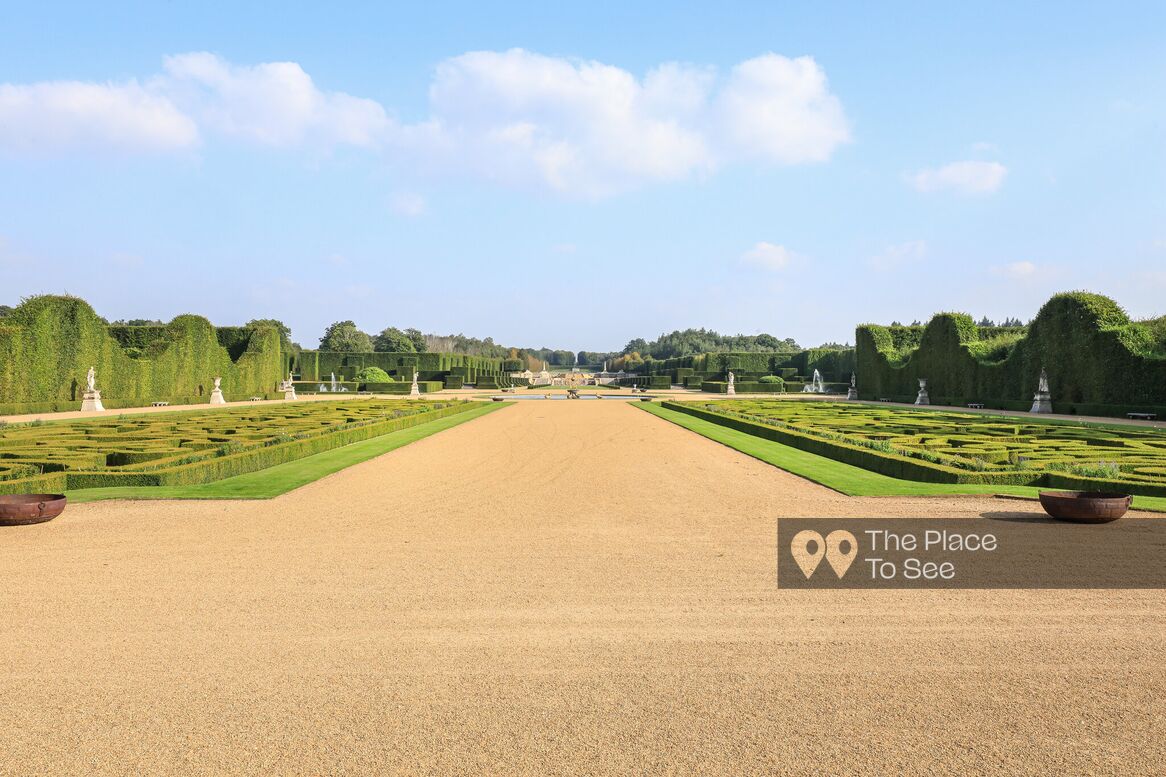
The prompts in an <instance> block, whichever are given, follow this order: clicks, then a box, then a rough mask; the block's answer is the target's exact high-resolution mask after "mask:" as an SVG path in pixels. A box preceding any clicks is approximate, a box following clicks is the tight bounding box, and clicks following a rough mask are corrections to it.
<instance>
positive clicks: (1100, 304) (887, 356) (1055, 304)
mask: <svg viewBox="0 0 1166 777" xmlns="http://www.w3.org/2000/svg"><path fill="white" fill-rule="evenodd" d="M897 329H899V330H904V329H908V328H906V327H898V328H897ZM912 340H914V338H913V337H910V336H907V335H905V334H904V333H903V332H901V331H900V332H893V330H892V329H891V328H890V327H884V326H878V325H875V324H864V325H862V326H859V327H858V328H857V330H856V331H855V341H856V352H857V354H856V355H857V360H858V370H857V372H858V391H859V396H860V397H861V398H863V399H876V398H881V397H890V398H898V397H913V396H914V395H915V393H916V391H917V390H918V385H919V384H918V379H919V378H926V379H927V387H928V392H929V393H930V395H931V399H932V402H933V403H934V402H937V400H939V401H943V400H947V401H948V402H949V403H951V404H960V403H962V402H965V401H980V402H988V403H998V404H1000V405H1001V406H1005V405H1006V404H1007V403H1019V404H1021V405H1023V404H1025V403H1027V402H1031V400H1032V396H1033V394H1034V393H1035V392H1036V388H1037V381H1038V379H1039V376H1040V371H1041V369H1042V368H1044V369H1045V370H1047V371H1048V375H1049V387H1050V389H1051V391H1052V397H1053V410H1054V411H1057V410H1058V409H1060V410H1061V411H1063V412H1073V411H1076V412H1082V413H1090V414H1098V415H1105V414H1119V411H1125V410H1126V409H1135V408H1139V407H1158V406H1163V405H1166V358H1164V357H1163V355H1162V354H1161V351H1160V344H1157V343H1155V342H1154V338H1153V335H1152V333H1151V331H1150V330H1149V328H1148V327H1146V326H1145V325H1144V324H1140V323H1137V322H1133V321H1131V320H1130V319H1129V317H1128V316H1127V315H1126V313H1125V311H1123V310H1122V309H1121V307H1119V306H1118V305H1117V303H1115V302H1114V301H1113V300H1111V299H1109V298H1108V297H1104V296H1101V295H1099V294H1090V293H1087V292H1071V293H1066V294H1058V295H1056V296H1054V297H1053V298H1052V299H1050V300H1049V301H1048V302H1046V303H1045V304H1044V306H1043V307H1042V308H1041V309H1040V312H1039V313H1037V316H1036V318H1035V319H1034V320H1033V322H1032V324H1031V325H1030V326H1029V327H1028V331H1027V333H1020V332H1016V331H1013V332H996V331H983V330H980V329H979V328H978V327H977V326H976V325H975V322H974V321H973V320H972V318H971V316H968V315H965V314H963V313H940V314H938V315H936V316H935V317H934V318H932V319H931V321H930V322H929V323H928V324H927V326H926V327H924V328H923V329H922V331H921V332H920V333H919V335H918V340H917V344H915V343H913V342H912ZM1058 404H1059V405H1060V407H1059V408H1058ZM1107 410H1108V411H1109V412H1107Z"/></svg>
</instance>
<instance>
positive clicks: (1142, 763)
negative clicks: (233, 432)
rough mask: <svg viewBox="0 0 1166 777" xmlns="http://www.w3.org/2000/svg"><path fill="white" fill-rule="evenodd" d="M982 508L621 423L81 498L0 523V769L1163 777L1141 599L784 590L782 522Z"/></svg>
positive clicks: (1165, 696)
mask: <svg viewBox="0 0 1166 777" xmlns="http://www.w3.org/2000/svg"><path fill="white" fill-rule="evenodd" d="M532 494H539V495H541V501H542V503H543V504H544V505H545V508H544V509H543V510H542V511H537V510H536V511H535V512H533V513H532V512H529V511H528V510H526V509H523V510H519V509H517V508H516V503H519V501H521V503H522V504H525V505H529V504H530V501H529V499H528V498H527V497H529V496H530V495H532ZM516 496H519V497H521V500H517V499H515V497H516ZM1003 505H1004V506H1003V507H1002V503H1001V502H1000V501H999V500H993V499H987V498H956V499H916V500H907V499H850V498H846V497H842V496H839V495H837V494H834V493H832V492H830V491H827V490H825V489H822V488H820V487H817V486H814V485H812V484H809V483H807V482H805V481H802V480H800V479H798V478H795V477H792V476H790V475H787V474H785V473H782V472H780V471H777V470H775V469H773V468H771V467H768V466H767V465H764V464H761V463H759V462H756V461H754V460H752V459H749V458H747V457H745V456H742V455H740V454H737V453H735V452H733V451H731V450H729V449H727V448H724V447H722V446H720V445H717V444H715V443H712V442H710V441H708V440H705V439H703V438H701V437H698V436H696V435H694V434H692V433H690V432H687V431H685V430H683V429H680V428H679V427H676V426H673V425H671V424H668V423H667V422H665V421H662V420H660V419H658V418H655V417H653V416H650V415H649V414H647V413H644V412H642V411H639V410H638V409H636V408H635V407H630V406H627V405H626V404H624V403H622V402H554V403H551V402H547V403H540V402H530V403H516V404H515V405H514V406H513V407H509V408H507V409H505V410H503V411H501V412H498V413H493V414H490V415H487V416H485V417H483V418H480V419H478V420H475V421H473V422H471V423H468V424H464V425H461V426H458V427H456V428H453V429H450V430H447V431H445V432H442V433H441V434H438V435H435V436H433V437H429V438H426V439H424V440H422V441H420V442H418V443H415V444H413V445H410V446H408V447H406V448H402V449H400V450H397V451H394V452H392V453H390V454H387V455H385V456H383V457H381V458H378V459H376V460H373V461H370V462H367V463H365V464H361V465H358V466H356V467H353V468H351V469H348V470H346V471H344V472H341V473H338V474H336V475H333V476H331V477H329V478H327V479H325V480H322V481H319V482H317V483H315V484H313V485H310V486H307V487H305V488H303V489H300V490H299V491H296V492H293V493H291V494H288V495H285V496H283V497H280V498H278V499H274V500H271V501H268V502H250V503H244V502H201V503H199V502H185V503H181V502H163V503H159V502H139V503H127V502H121V503H113V502H106V503H97V504H90V505H74V506H72V507H70V508H69V509H68V510H67V511H66V513H65V514H64V515H63V516H62V517H61V518H59V519H57V520H56V521H54V522H52V523H49V524H44V525H41V526H36V527H20V528H16V529H6V530H0V613H2V618H0V646H2V652H0V773H2V774H4V775H21V774H212V773H213V774H223V773H226V774H235V773H238V774H345V773H347V774H374V773H375V774H388V773H403V774H435V775H446V774H458V773H480V774H511V773H513V774H519V773H522V774H608V773H636V774H639V773H664V772H671V773H702V774H775V773H807V772H816V773H821V774H839V773H869V774H875V773H881V774H895V773H957V774H967V773H984V772H1001V773H1012V774H1015V773H1023V772H1039V773H1049V774H1052V773H1055V774H1060V775H1069V774H1085V773H1094V774H1107V773H1113V774H1149V773H1161V771H1162V769H1163V765H1164V764H1166V744H1164V743H1166V737H1163V729H1164V725H1166V701H1164V700H1166V668H1164V667H1166V664H1164V663H1163V655H1164V654H1166V595H1164V594H1163V593H1162V592H1074V591H1033V592H1027V591H1019V592H1017V591H1011V592H1008V591H1005V592H1000V591H995V592H991V591H972V592H954V593H952V592H949V593H934V592H807V591H801V592H797V591H778V590H777V589H776V587H775V584H774V553H775V547H774V545H775V539H774V519H775V516H779V515H807V516H814V515H838V516H865V515H945V516H960V515H968V516H971V515H979V514H981V513H983V512H988V511H1000V510H1002V509H1006V510H1012V511H1015V510H1031V509H1033V506H1032V505H1030V504H1027V503H1022V502H1007V503H1003Z"/></svg>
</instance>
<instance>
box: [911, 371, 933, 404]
mask: <svg viewBox="0 0 1166 777" xmlns="http://www.w3.org/2000/svg"><path fill="white" fill-rule="evenodd" d="M915 404H917V405H930V404H931V397H929V396H928V395H927V378H920V379H919V396H917V397H915Z"/></svg>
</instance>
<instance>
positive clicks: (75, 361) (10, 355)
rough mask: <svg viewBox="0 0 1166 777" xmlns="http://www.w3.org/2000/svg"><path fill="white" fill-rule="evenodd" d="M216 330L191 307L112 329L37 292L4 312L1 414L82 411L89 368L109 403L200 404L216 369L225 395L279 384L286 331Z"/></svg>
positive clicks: (74, 303)
mask: <svg viewBox="0 0 1166 777" xmlns="http://www.w3.org/2000/svg"><path fill="white" fill-rule="evenodd" d="M219 331H220V330H216V329H215V327H214V326H212V325H211V323H210V322H209V321H207V320H206V319H205V318H202V317H200V316H192V315H182V316H178V317H177V318H175V319H174V320H173V321H171V322H170V323H169V324H167V325H165V326H160V327H110V326H108V325H107V324H106V323H105V322H104V321H102V320H101V318H99V317H98V315H97V314H96V313H95V312H94V311H93V308H91V307H90V306H89V305H88V304H87V303H86V302H85V301H83V300H80V299H77V298H75V297H59V296H42V297H33V298H31V299H28V300H26V301H25V302H23V303H22V304H21V305H20V306H18V307H17V308H16V309H15V310H14V311H13V312H12V313H11V314H10V315H8V316H6V317H5V318H3V319H0V413H19V412H36V411H41V410H45V411H49V410H66V409H68V410H76V409H77V408H79V407H80V403H81V395H82V393H83V392H84V390H85V375H86V373H87V372H88V370H89V368H90V367H91V366H92V367H95V368H96V370H97V388H98V389H99V390H100V391H101V396H102V400H103V402H104V403H105V404H106V406H107V407H131V406H134V405H144V404H147V403H149V402H156V401H169V402H173V403H176V404H177V403H178V402H185V401H190V402H197V401H200V398H209V395H210V391H211V388H212V387H213V385H214V382H213V379H214V378H215V377H221V378H222V379H223V380H222V389H223V393H224V394H225V395H226V397H227V398H228V399H232V398H235V399H241V398H246V397H248V396H252V395H256V394H259V395H263V394H266V393H268V392H272V391H275V388H276V384H278V383H279V381H280V379H281V373H282V372H283V364H282V361H281V355H280V344H279V332H278V331H276V330H275V329H274V328H270V327H258V328H255V329H243V328H239V327H231V328H227V329H225V330H223V331H224V333H225V338H220V334H219ZM221 339H226V340H227V347H224V344H223V343H222V342H221ZM231 350H234V351H235V352H236V353H237V354H238V356H237V357H235V358H232V353H231Z"/></svg>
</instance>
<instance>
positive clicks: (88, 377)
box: [81, 367, 105, 412]
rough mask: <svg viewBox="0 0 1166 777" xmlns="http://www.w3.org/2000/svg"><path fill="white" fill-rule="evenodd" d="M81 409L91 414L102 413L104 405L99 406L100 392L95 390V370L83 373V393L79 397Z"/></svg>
mask: <svg viewBox="0 0 1166 777" xmlns="http://www.w3.org/2000/svg"><path fill="white" fill-rule="evenodd" d="M81 409H82V410H87V411H91V412H103V411H104V410H105V405H103V404H101V392H100V391H98V390H97V370H96V369H95V368H94V367H90V368H89V372H87V373H85V393H84V394H82V395H81Z"/></svg>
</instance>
